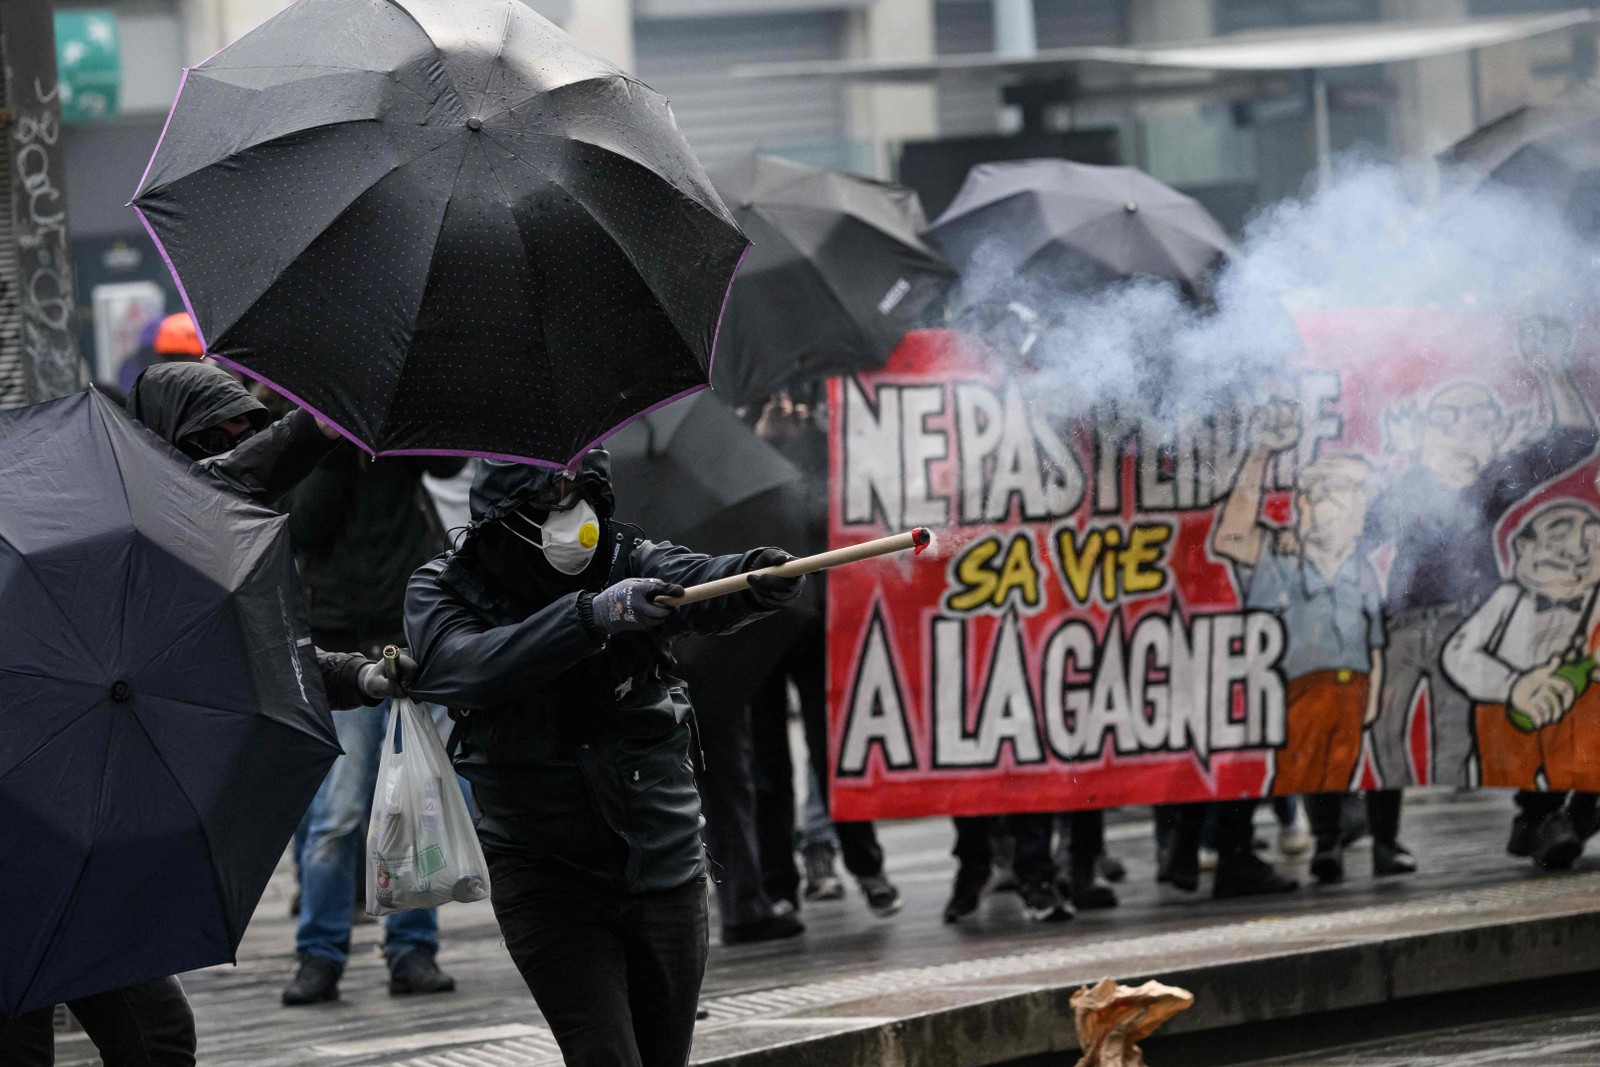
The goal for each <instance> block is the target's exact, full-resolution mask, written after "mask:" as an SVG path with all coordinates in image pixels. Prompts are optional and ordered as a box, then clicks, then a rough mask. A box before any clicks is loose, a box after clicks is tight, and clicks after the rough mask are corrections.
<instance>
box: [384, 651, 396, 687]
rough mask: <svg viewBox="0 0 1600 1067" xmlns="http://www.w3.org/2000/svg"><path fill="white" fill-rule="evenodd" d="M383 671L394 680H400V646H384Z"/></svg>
mask: <svg viewBox="0 0 1600 1067" xmlns="http://www.w3.org/2000/svg"><path fill="white" fill-rule="evenodd" d="M383 673H384V675H385V676H386V677H388V678H391V679H393V680H394V681H397V682H398V681H399V680H400V646H399V645H384V646H383Z"/></svg>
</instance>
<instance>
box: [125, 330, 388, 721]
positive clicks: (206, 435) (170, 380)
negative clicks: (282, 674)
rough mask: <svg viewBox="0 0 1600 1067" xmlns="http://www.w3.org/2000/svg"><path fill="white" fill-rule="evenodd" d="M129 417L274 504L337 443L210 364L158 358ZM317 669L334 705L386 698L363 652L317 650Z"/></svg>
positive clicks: (231, 484)
mask: <svg viewBox="0 0 1600 1067" xmlns="http://www.w3.org/2000/svg"><path fill="white" fill-rule="evenodd" d="M128 414H129V415H131V416H132V417H133V418H135V419H137V420H138V421H139V422H142V423H144V424H145V425H146V426H148V427H149V428H150V429H151V430H153V431H154V432H155V433H156V435H157V436H159V437H161V438H162V439H163V440H165V441H166V442H167V443H168V444H171V445H173V446H174V447H176V448H177V449H178V450H179V451H181V452H182V453H183V454H184V455H186V456H188V457H189V458H190V459H191V460H194V461H195V463H197V464H198V465H199V466H200V468H201V469H202V470H204V471H205V472H206V473H207V474H209V475H211V476H212V477H213V478H216V479H217V480H218V481H220V482H222V483H223V484H224V485H226V486H227V487H228V488H230V489H232V490H233V491H234V492H237V493H240V494H242V495H244V496H248V497H250V498H251V499H253V500H256V501H258V502H259V503H262V504H267V505H269V506H270V505H271V504H273V503H274V502H276V501H277V499H278V498H279V497H281V496H282V495H283V494H284V493H286V492H288V491H289V490H290V489H292V488H294V486H295V485H296V484H298V483H299V482H300V481H301V480H302V479H304V478H305V477H306V476H307V475H309V474H310V473H311V472H312V470H314V469H315V468H316V466H317V464H318V463H320V462H321V461H322V458H323V457H324V456H326V455H327V454H328V452H329V451H331V450H332V449H333V448H335V447H336V444H337V442H336V439H331V438H329V437H328V435H327V434H326V433H324V432H323V431H322V429H321V428H320V427H319V426H318V425H317V421H316V419H315V418H314V417H313V416H312V415H311V413H310V412H308V411H303V410H302V411H295V412H291V413H290V414H289V415H287V416H285V417H284V418H282V419H280V420H279V421H278V422H275V423H274V422H272V421H271V416H270V415H269V414H268V412H267V409H266V406H265V405H263V404H262V403H261V402H260V401H259V400H257V399H256V398H255V397H253V396H251V395H250V391H249V390H248V389H246V388H245V387H244V386H243V385H240V384H239V381H238V380H237V379H236V378H234V377H233V375H231V374H229V373H228V372H227V371H224V370H222V369H221V368H220V367H214V366H212V365H210V364H208V363H198V362H184V363H157V364H155V365H154V366H152V367H150V368H149V369H147V370H145V371H144V372H143V373H142V374H140V375H139V378H138V380H137V381H135V382H134V383H133V389H132V391H131V392H130V393H129V395H128ZM240 423H242V426H240ZM226 424H233V426H234V428H230V427H229V426H228V425H226ZM236 431H237V432H236ZM317 666H318V667H320V668H321V670H322V681H323V685H324V687H325V688H326V689H327V692H328V704H329V705H330V706H331V707H333V708H335V709H339V708H353V707H357V706H360V705H365V706H368V707H371V706H374V705H376V704H377V703H379V701H380V700H382V699H383V695H386V694H381V693H379V692H378V690H379V689H383V688H385V687H384V686H383V684H382V682H381V680H379V679H378V678H377V677H376V668H375V667H374V664H373V661H372V660H370V659H368V658H367V657H365V656H361V655H353V654H345V653H330V652H323V651H322V650H321V649H318V650H317ZM368 667H374V669H373V670H372V671H367V668H368ZM364 671H365V672H366V682H365V684H363V672H364ZM368 690H371V691H370V692H369V691H368Z"/></svg>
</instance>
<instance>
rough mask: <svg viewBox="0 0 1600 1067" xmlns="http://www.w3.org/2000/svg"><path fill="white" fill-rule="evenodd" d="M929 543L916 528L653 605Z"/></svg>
mask: <svg viewBox="0 0 1600 1067" xmlns="http://www.w3.org/2000/svg"><path fill="white" fill-rule="evenodd" d="M932 543H933V532H932V531H930V530H928V529H926V528H924V527H921V526H919V527H917V528H916V529H915V530H907V531H906V532H905V533H900V534H893V535H891V536H889V537H879V538H877V539H876V540H872V541H863V542H862V543H861V544H859V545H851V546H849V547H848V548H836V549H834V550H833V551H831V552H819V553H817V554H816V555H814V556H802V557H801V558H799V559H791V560H790V561H789V562H788V563H784V564H780V565H779V566H776V567H763V568H761V569H760V570H758V571H747V572H746V573H744V574H735V575H733V576H732V577H729V578H718V579H717V580H716V581H714V582H706V583H705V584H703V585H691V586H690V587H689V588H688V589H685V590H684V591H683V595H682V596H678V597H667V596H661V597H656V598H655V602H656V603H657V604H665V605H667V606H668V607H673V608H681V607H683V606H684V605H686V604H698V603H700V602H701V601H702V600H711V599H713V598H715V597H719V596H727V595H729V594H730V593H739V592H743V591H744V590H746V589H749V588H750V576H751V575H752V574H774V575H777V576H778V577H780V578H798V577H800V576H801V575H802V574H815V573H816V572H817V571H825V570H828V569H829V568H831V567H842V566H844V565H845V564H846V563H860V562H861V561H862V560H865V559H874V558H876V557H878V556H888V555H892V554H893V553H895V552H905V551H907V550H911V551H915V552H919V553H920V552H921V551H922V550H923V549H925V548H927V547H928V546H929V545H930V544H932Z"/></svg>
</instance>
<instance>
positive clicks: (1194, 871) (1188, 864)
mask: <svg viewBox="0 0 1600 1067" xmlns="http://www.w3.org/2000/svg"><path fill="white" fill-rule="evenodd" d="M1156 884H1157V885H1168V886H1171V887H1172V888H1173V889H1177V890H1180V891H1181V892H1184V893H1194V892H1198V891H1199V889H1200V859H1199V857H1198V856H1194V855H1189V856H1179V855H1178V854H1177V853H1176V852H1175V851H1174V850H1172V849H1162V850H1161V859H1160V862H1159V863H1158V864H1157V865H1156Z"/></svg>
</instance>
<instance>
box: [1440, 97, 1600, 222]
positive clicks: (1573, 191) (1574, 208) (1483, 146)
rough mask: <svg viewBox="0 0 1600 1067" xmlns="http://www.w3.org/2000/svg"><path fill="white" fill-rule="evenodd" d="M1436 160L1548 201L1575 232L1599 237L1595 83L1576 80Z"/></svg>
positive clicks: (1599, 100)
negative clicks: (1575, 83)
mask: <svg viewBox="0 0 1600 1067" xmlns="http://www.w3.org/2000/svg"><path fill="white" fill-rule="evenodd" d="M1440 159H1441V161H1442V162H1448V163H1450V164H1453V165H1455V166H1457V167H1458V168H1461V169H1463V170H1464V171H1465V172H1466V173H1468V174H1482V175H1485V176H1486V177H1487V180H1488V181H1489V182H1490V183H1492V184H1494V185H1497V186H1500V187H1502V188H1506V189H1514V190H1517V191H1519V192H1522V193H1525V194H1527V195H1528V196H1529V197H1530V198H1532V199H1534V200H1536V201H1542V202H1544V203H1547V204H1550V205H1551V206H1552V207H1553V208H1554V209H1555V210H1557V211H1559V212H1560V213H1561V215H1562V217H1563V218H1564V219H1565V221H1566V222H1567V223H1568V224H1569V225H1570V226H1571V227H1572V228H1573V230H1574V231H1576V232H1577V233H1578V234H1579V235H1581V236H1583V237H1586V238H1589V239H1591V240H1592V239H1595V238H1597V237H1600V88H1597V87H1595V86H1593V85H1580V86H1577V87H1575V88H1573V89H1571V90H1569V91H1568V92H1566V93H1564V94H1563V95H1561V96H1559V97H1557V98H1556V99H1555V100H1553V101H1551V102H1550V103H1549V104H1546V105H1543V106H1538V107H1527V108H1521V109H1519V110H1517V111H1515V112H1513V113H1512V114H1511V115H1508V116H1507V117H1506V118H1504V119H1502V120H1500V122H1497V123H1494V124H1492V125H1490V126H1488V127H1486V128H1484V129H1483V130H1479V131H1478V132H1476V133H1474V134H1473V135H1472V136H1470V137H1468V138H1466V139H1465V140H1463V141H1461V142H1460V143H1458V144H1456V145H1455V146H1454V147H1453V148H1452V149H1451V150H1450V151H1449V152H1448V153H1447V154H1445V155H1442V156H1441V157H1440Z"/></svg>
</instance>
